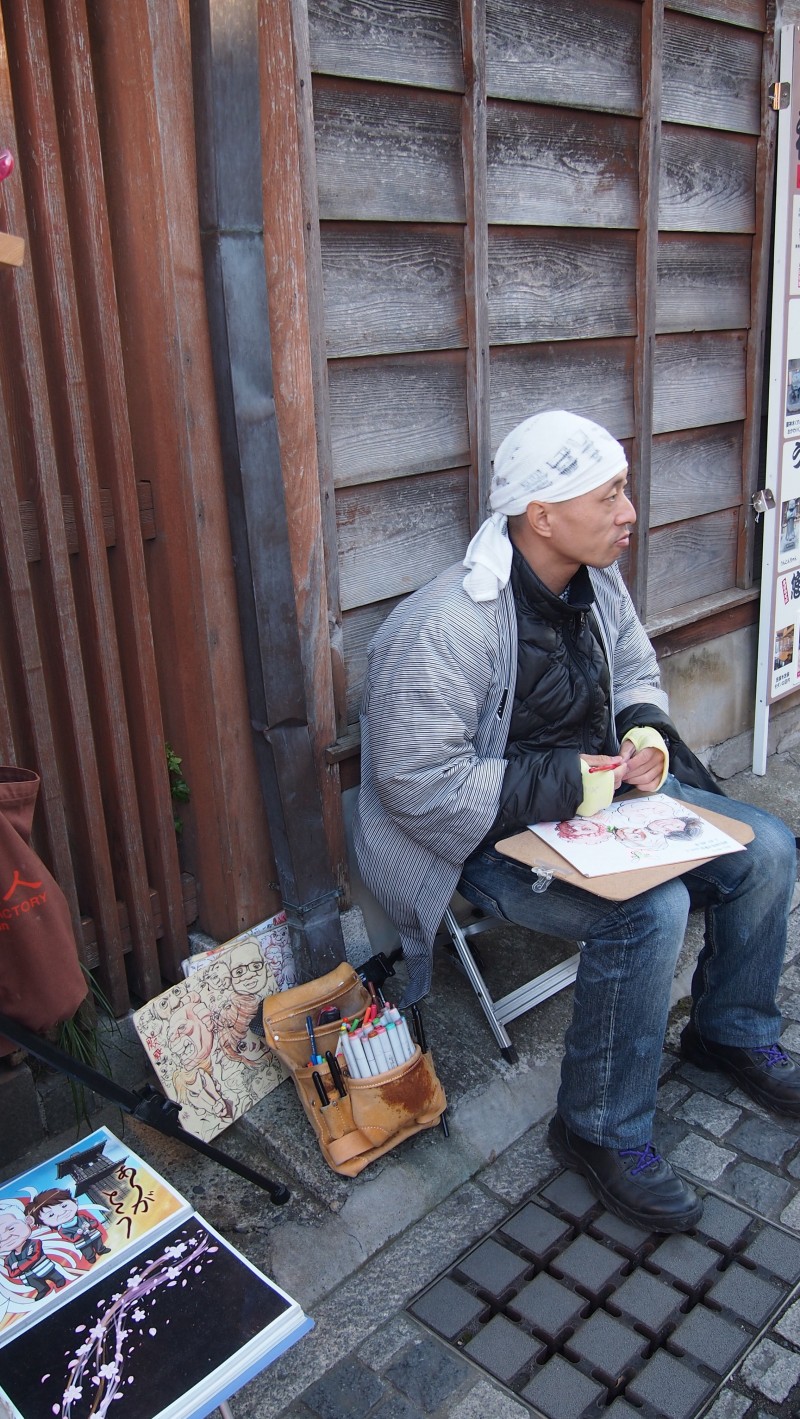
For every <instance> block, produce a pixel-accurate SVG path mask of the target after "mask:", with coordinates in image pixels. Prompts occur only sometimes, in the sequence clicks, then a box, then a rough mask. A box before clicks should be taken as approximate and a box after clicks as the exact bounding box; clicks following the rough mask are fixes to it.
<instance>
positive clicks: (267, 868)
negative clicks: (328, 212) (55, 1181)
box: [87, 0, 275, 939]
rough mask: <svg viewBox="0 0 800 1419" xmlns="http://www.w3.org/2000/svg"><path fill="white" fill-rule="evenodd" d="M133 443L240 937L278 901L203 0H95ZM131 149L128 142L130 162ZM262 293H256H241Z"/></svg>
mask: <svg viewBox="0 0 800 1419" xmlns="http://www.w3.org/2000/svg"><path fill="white" fill-rule="evenodd" d="M87 9H88V13H89V28H90V37H91V42H92V54H93V68H94V75H95V83H96V85H97V89H98V112H99V115H100V136H101V143H102V146H103V157H104V171H105V179H106V191H107V200H108V207H109V216H110V224H111V234H112V249H113V253H114V261H115V277H116V290H117V299H118V302H119V307H120V325H121V331H122V351H123V361H124V369H125V382H126V390H127V395H128V408H129V415H130V424H131V434H132V444H133V456H134V461H135V465H136V468H137V472H138V473H139V474H140V475H141V476H144V477H146V478H148V479H149V480H150V481H151V482H152V484H153V488H154V490H155V493H156V497H157V504H158V523H159V533H158V536H157V537H156V538H155V539H154V541H153V542H152V543H150V544H149V546H148V549H147V569H148V580H149V586H150V595H151V600H152V602H153V603H154V604H155V605H157V607H158V617H157V619H156V620H155V621H154V626H153V632H154V643H155V652H156V661H157V665H158V671H159V683H160V687H161V704H162V713H163V716H164V723H165V729H166V733H167V737H168V738H169V740H170V743H171V744H172V745H173V746H174V748H175V750H176V752H177V753H178V754H179V755H180V756H181V758H182V759H183V766H184V772H185V775H186V779H187V781H188V782H189V784H190V787H191V791H192V797H191V802H190V803H189V805H188V806H187V809H186V812H185V814H184V839H183V854H184V857H185V861H186V863H187V865H189V866H191V868H192V869H193V871H194V872H195V875H196V877H197V880H198V883H199V884H200V921H201V924H202V925H203V927H204V928H205V929H206V930H208V931H209V932H211V933H212V934H213V935H215V936H217V937H221V938H223V939H224V938H226V937H228V936H231V935H233V934H234V933H235V932H236V931H239V930H241V929H242V927H244V926H249V925H251V924H252V923H253V922H254V921H258V920H260V919H262V918H263V917H264V916H266V915H267V914H268V913H269V911H270V909H274V902H275V894H274V892H273V891H271V889H270V888H269V885H268V884H269V881H270V877H271V868H272V860H271V854H270V849H269V842H268V838H267V829H266V823H265V819H264V812H263V805H262V802H261V795H260V793H259V789H258V778H257V773H256V765H255V758H254V753H253V746H252V739H251V736H250V735H249V733H248V732H247V729H246V726H247V724H248V720H249V711H248V705H247V695H246V687H245V677H244V668H243V663H242V651H241V633H240V627H239V618H238V612H237V605H236V588H235V580H234V571H233V558H232V554H231V543H230V530H229V522H228V510H227V506H226V499H225V488H224V478H223V471H222V460H221V453H220V440H219V427H218V421H217V410H216V399H215V391H214V378H213V369H212V363H211V351H210V340H209V332H208V311H207V306H206V298H205V287H204V278H203V262H202V255H201V250H200V238H199V223H198V211H197V177H196V168H195V128H194V111H193V92H192V55H191V42H190V25H189V13H188V0H175V3H173V4H170V5H163V4H160V3H159V0H126V4H125V5H124V6H118V5H111V6H109V5H107V4H105V3H104V0H88V5H87ZM121 155H127V156H126V157H125V160H123V157H122V156H121ZM241 295H242V298H243V299H246V298H247V293H246V292H242V293H241Z"/></svg>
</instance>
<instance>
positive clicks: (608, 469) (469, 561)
mask: <svg viewBox="0 0 800 1419" xmlns="http://www.w3.org/2000/svg"><path fill="white" fill-rule="evenodd" d="M627 466H628V463H627V459H626V458H625V450H624V449H623V447H622V445H621V444H619V443H617V440H616V439H615V438H612V437H611V434H610V433H608V432H607V430H606V429H603V428H601V427H600V425H599V424H593V423H592V421H591V419H583V418H581V416H580V414H569V413H567V412H566V411H565V410H564V409H550V410H548V411H547V412H546V413H544V414H534V415H533V417H532V418H530V419H525V421H524V422H523V423H521V424H517V427H516V428H515V429H512V430H511V433H510V434H506V437H505V438H504V439H503V442H502V443H501V445H500V447H499V448H498V450H497V453H496V454H495V456H494V474H493V477H492V485H491V488H490V490H489V507H490V508H491V510H492V515H491V517H488V518H487V519H486V521H485V522H483V523H481V526H480V527H479V528H478V531H477V532H476V533H475V536H474V537H473V539H472V541H471V542H470V544H469V546H468V548H467V555H466V556H465V558H464V566H465V567H468V568H469V571H468V573H467V575H466V576H465V577H464V590H465V591H466V592H467V593H468V594H469V595H470V596H471V597H472V599H473V601H494V600H495V599H496V597H497V596H499V594H500V592H501V590H502V589H503V587H504V586H505V585H506V583H507V581H508V579H509V577H510V575H511V554H512V550H513V549H512V546H511V542H510V540H509V537H508V531H507V524H508V518H509V517H514V516H516V514H517V513H520V512H524V511H525V509H526V507H527V506H528V504H529V503H531V502H543V503H563V502H566V501H567V500H568V499H569V498H578V497H580V495H581V493H590V492H591V491H592V489H593V488H599V487H601V486H602V484H603V483H607V482H608V480H609V479H610V478H613V477H615V475H616V474H617V473H622V472H624V471H625V469H626V468H627Z"/></svg>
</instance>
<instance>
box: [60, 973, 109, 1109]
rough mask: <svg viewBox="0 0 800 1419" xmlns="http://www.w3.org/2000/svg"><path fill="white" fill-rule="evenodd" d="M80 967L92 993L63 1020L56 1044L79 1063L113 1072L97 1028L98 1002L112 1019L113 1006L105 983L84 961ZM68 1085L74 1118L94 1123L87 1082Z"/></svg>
mask: <svg viewBox="0 0 800 1419" xmlns="http://www.w3.org/2000/svg"><path fill="white" fill-rule="evenodd" d="M81 970H82V971H83V974H84V975H85V977H86V980H87V983H88V986H89V994H88V995H87V997H86V999H85V1000H84V1001H83V1003H82V1004H81V1005H79V1006H78V1009H77V1010H76V1012H75V1014H74V1015H73V1016H72V1018H71V1019H70V1020H64V1021H63V1022H62V1023H61V1024H60V1025H59V1026H58V1030H57V1033H56V1044H57V1045H58V1048H59V1049H60V1050H63V1052H64V1054H68V1055H69V1056H70V1058H72V1059H74V1060H77V1061H78V1063H80V1064H86V1065H88V1066H89V1068H90V1069H98V1070H100V1071H101V1073H104V1074H110V1073H111V1066H110V1063H109V1059H108V1055H107V1054H106V1051H105V1048H104V1046H103V1041H102V1040H101V1038H100V1034H99V1031H98V1028H97V1009H98V1006H99V1007H100V1009H101V1010H103V1012H104V1013H105V1014H106V1015H107V1017H108V1019H109V1020H111V1021H112V1023H114V1024H116V1022H115V1021H114V1014H113V1011H112V1009H111V1005H110V1002H109V1001H108V999H107V997H106V995H105V993H104V991H103V989H102V987H101V986H100V984H99V983H98V981H96V980H95V978H94V976H93V975H92V972H91V971H90V970H88V969H87V967H86V966H84V965H83V964H81ZM69 1087H70V1090H71V1092H72V1102H73V1105H74V1108H75V1121H76V1123H77V1124H78V1125H80V1124H81V1122H85V1123H87V1124H89V1125H91V1118H90V1117H89V1106H88V1100H87V1097H86V1086H85V1085H84V1084H81V1083H80V1082H79V1081H78V1080H77V1079H70V1081H69Z"/></svg>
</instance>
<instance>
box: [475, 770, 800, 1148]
mask: <svg viewBox="0 0 800 1419" xmlns="http://www.w3.org/2000/svg"><path fill="white" fill-rule="evenodd" d="M661 791H662V793H666V794H668V795H670V796H672V797H675V798H682V799H684V800H685V801H686V802H687V803H696V804H697V805H698V806H700V807H703V808H711V809H714V810H716V811H717V812H722V813H726V814H727V815H728V816H729V817H731V818H739V819H741V820H742V821H743V822H745V823H749V824H750V825H751V827H752V828H753V830H754V832H755V838H754V840H753V841H752V843H750V844H749V845H748V846H747V848H746V849H745V851H744V852H737V853H731V854H730V855H728V856H725V857H717V858H714V859H713V860H712V861H711V862H708V863H705V864H704V865H703V866H699V867H697V868H695V869H693V870H692V871H689V872H686V873H685V874H684V875H683V876H682V877H677V878H675V879H673V880H672V881H670V882H665V883H662V885H661V886H659V887H654V888H653V889H652V890H651V891H649V892H642V893H641V894H640V895H639V896H636V897H631V898H630V899H629V900H628V901H624V902H609V901H607V900H605V899H604V898H602V897H596V896H593V895H592V893H591V892H585V891H583V890H582V889H581V888H579V887H573V886H571V884H570V883H568V882H561V881H558V880H556V879H554V880H553V881H552V883H551V884H550V886H549V887H548V888H547V890H546V891H545V892H533V891H532V890H531V885H532V880H533V879H532V875H531V870H530V868H527V867H524V866H522V865H520V864H517V863H514V862H512V861H511V860H510V859H509V858H507V857H501V856H500V854H499V853H497V852H495V851H494V849H493V848H488V849H487V848H479V849H478V850H477V851H476V852H474V853H473V854H472V856H471V857H470V858H469V859H468V861H467V862H466V863H465V864H464V868H463V872H462V877H461V881H460V882H459V887H458V890H459V891H460V892H461V893H462V895H463V896H464V897H466V899H467V900H468V901H469V902H472V903H473V904H474V905H476V906H479V907H482V908H483V909H484V910H485V911H487V912H490V913H491V914H492V915H494V916H499V917H503V918H505V919H506V920H507V921H514V922H517V923H518V924H519V925H522V926H530V927H533V928H534V929H535V930H537V931H541V932H543V933H544V934H545V935H547V936H558V937H564V938H565V939H566V940H572V941H581V942H582V943H583V945H582V948H581V959H580V965H579V968H578V976H577V980H576V982H575V997H574V1005H573V1014H572V1023H571V1025H570V1027H569V1029H568V1031H567V1035H566V1040H565V1054H564V1059H563V1063H562V1068H561V1088H560V1090H559V1094H558V1109H559V1113H560V1114H561V1115H562V1117H563V1119H564V1121H565V1123H566V1124H567V1125H568V1126H569V1127H570V1128H571V1129H573V1130H574V1131H575V1133H577V1134H579V1135H580V1136H581V1137H582V1138H585V1139H587V1140H588V1141H589V1142H590V1143H596V1144H599V1145H600V1146H601V1147H604V1148H627V1147H638V1146H641V1145H642V1144H644V1143H647V1142H648V1141H649V1140H650V1138H651V1137H652V1127H653V1112H654V1109H655V1099H656V1089H657V1087H658V1071H659V1064H660V1060H661V1050H662V1045H663V1041H664V1031H665V1029H666V1024H667V1015H668V1011H669V1000H670V989H671V985H672V979H673V976H674V974H675V965H676V961H677V958H678V953H679V951H680V949H681V946H682V944H683V939H684V934H685V931H686V921H687V917H688V913H689V907H690V905H692V906H702V907H703V908H704V911H705V919H706V930H705V944H704V946H703V949H702V951H701V952H700V955H699V957H698V960H697V967H696V969H695V972H694V976H693V979H692V1018H693V1020H694V1023H695V1025H696V1026H697V1028H698V1029H699V1031H700V1033H701V1034H702V1035H704V1036H705V1037H706V1038H707V1039H709V1040H714V1041H716V1042H717V1043H719V1044H725V1045H738V1046H740V1047H747V1048H752V1047H754V1046H757V1045H770V1044H774V1043H775V1041H776V1040H777V1039H778V1037H779V1035H780V1029H781V1017H780V1012H779V1010H778V1008H777V1006H776V1004H775V994H776V991H777V988H778V983H779V980H780V972H781V966H782V964H783V957H784V952H785V950H786V923H787V918H788V914H789V905H790V902H791V898H792V891H793V887H794V882H795V878H796V875H797V861H796V849H795V841H794V837H793V836H792V834H791V833H790V832H789V829H788V828H787V827H786V826H785V824H783V823H782V822H781V821H780V820H779V819H778V818H774V817H772V815H771V814H769V813H765V812H763V811H762V810H761V809H759V808H753V807H751V806H750V805H749V804H747V803H738V802H736V801H735V800H733V799H730V798H728V799H724V798H719V797H717V796H716V795H715V794H712V793H705V792H703V791H701V790H700V789H695V788H690V787H688V785H686V784H680V783H678V782H677V780H676V779H674V778H673V777H672V775H670V776H669V778H668V779H667V781H666V783H665V785H664V788H663V789H662V790H661Z"/></svg>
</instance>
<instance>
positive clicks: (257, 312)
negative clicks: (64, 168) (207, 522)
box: [192, 0, 343, 976]
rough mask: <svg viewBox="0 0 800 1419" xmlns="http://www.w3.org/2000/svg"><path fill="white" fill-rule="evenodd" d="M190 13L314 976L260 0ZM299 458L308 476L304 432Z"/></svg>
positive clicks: (294, 851) (247, 592) (254, 671)
mask: <svg viewBox="0 0 800 1419" xmlns="http://www.w3.org/2000/svg"><path fill="white" fill-rule="evenodd" d="M192 20H193V41H194V48H195V90H196V94H197V100H196V111H197V115H198V147H199V153H200V161H199V171H200V187H199V194H200V214H201V223H202V227H203V233H204V235H203V247H204V255H205V271H206V284H207V292H208V303H209V315H210V321H211V329H212V337H213V338H212V348H213V352H214V363H215V374H216V387H217V399H218V404H219V409H220V424H221V430H222V448H223V459H224V466H225V475H226V486H227V490H228V499H229V505H230V508H231V529H232V537H233V545H234V554H235V559H236V567H237V592H238V597H239V606H240V616H241V622H242V630H243V644H244V653H245V668H246V675H247V685H248V695H249V701H250V711H251V720H252V723H253V728H254V729H255V731H256V756H257V762H258V768H259V776H260V782H261V788H262V793H263V797H264V804H265V807H266V812H267V817H268V820H269V826H270V836H271V840H272V845H273V850H274V854H275V861H276V865H277V873H278V881H279V885H280V890H281V896H282V901H283V905H284V908H285V910H286V913H287V921H288V924H289V928H290V932H291V936H292V943H293V947H294V951H295V957H296V960H297V964H298V967H299V969H300V970H301V972H302V974H303V975H305V976H316V975H319V974H321V973H322V972H323V971H325V970H327V969H330V967H331V966H333V965H334V964H335V963H336V962H337V961H338V960H341V958H342V955H343V943H342V938H341V927H340V924H339V915H338V903H339V893H338V885H337V880H336V873H335V872H334V870H333V866H332V862H331V858H330V853H329V847H328V843H327V841H326V834H325V826H324V805H323V795H322V793H321V791H320V774H319V769H318V766H317V763H316V762H315V746H314V742H313V736H312V733H311V730H310V725H309V706H308V681H307V677H306V675H305V674H304V668H303V662H304V650H305V646H304V643H303V639H302V636H301V630H300V622H299V617H298V607H297V593H296V589H295V580H294V576H293V568H292V562H291V557H290V542H291V537H290V527H289V519H288V517H287V506H286V503H287V497H286V489H285V485H286V476H285V472H284V467H283V463H282V454H283V441H282V438H281V433H282V430H281V426H280V421H279V414H280V413H281V412H283V414H284V417H285V418H287V419H288V414H287V410H286V408H285V405H283V406H278V400H277V398H276V390H275V383H276V375H275V371H274V368H273V362H272V359H271V354H270V309H269V299H268V291H267V283H266V268H265V243H264V236H263V233H262V231H261V224H262V222H263V216H262V209H261V202H262V195H261V193H262V189H261V137H260V123H259V104H260V99H259V65H258V21H259V11H258V4H257V0H234V3H230V0H228V3H219V0H197V3H195V4H194V5H193V9H192ZM285 96H286V95H285ZM291 114H292V116H294V100H293V99H292V104H291ZM301 250H302V238H301ZM245 293H246V295H245ZM308 374H309V381H310V370H309V371H308ZM276 406H278V407H276ZM312 409H313V400H312ZM306 412H307V410H306ZM295 433H296V431H295ZM310 438H311V439H314V426H313V418H312V423H311V428H310ZM296 447H297V446H296ZM312 455H313V458H312ZM300 456H301V457H302V456H305V457H306V458H307V459H310V460H311V462H310V465H309V467H308V472H309V473H312V472H313V473H314V475H316V448H315V445H314V444H313V443H310V442H309V431H307V432H306V441H305V443H304V444H303V445H302V449H301V451H300ZM290 466H291V465H290ZM296 472H297V469H296V468H293V473H296ZM316 501H317V503H318V502H319V492H318V490H317V492H316ZM316 589H317V590H319V588H316ZM323 589H324V585H323Z"/></svg>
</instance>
